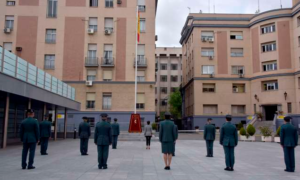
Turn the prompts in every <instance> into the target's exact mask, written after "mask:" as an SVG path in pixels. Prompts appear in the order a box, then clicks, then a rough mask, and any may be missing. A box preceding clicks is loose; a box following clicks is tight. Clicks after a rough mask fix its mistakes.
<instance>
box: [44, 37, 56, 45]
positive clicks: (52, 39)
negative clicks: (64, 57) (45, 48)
mask: <svg viewBox="0 0 300 180" xmlns="http://www.w3.org/2000/svg"><path fill="white" fill-rule="evenodd" d="M45 42H46V43H47V44H55V43H56V39H54V38H46V40H45Z"/></svg>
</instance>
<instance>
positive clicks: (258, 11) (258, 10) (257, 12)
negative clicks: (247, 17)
mask: <svg viewBox="0 0 300 180" xmlns="http://www.w3.org/2000/svg"><path fill="white" fill-rule="evenodd" d="M257 3H258V4H257V6H258V9H257V11H256V12H255V13H256V14H259V13H260V8H259V0H257Z"/></svg>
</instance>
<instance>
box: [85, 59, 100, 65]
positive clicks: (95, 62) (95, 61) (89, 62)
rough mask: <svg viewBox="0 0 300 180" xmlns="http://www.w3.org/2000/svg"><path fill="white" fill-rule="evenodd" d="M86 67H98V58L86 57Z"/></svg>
mask: <svg viewBox="0 0 300 180" xmlns="http://www.w3.org/2000/svg"><path fill="white" fill-rule="evenodd" d="M85 66H88V67H98V66H99V63H98V57H86V58H85Z"/></svg>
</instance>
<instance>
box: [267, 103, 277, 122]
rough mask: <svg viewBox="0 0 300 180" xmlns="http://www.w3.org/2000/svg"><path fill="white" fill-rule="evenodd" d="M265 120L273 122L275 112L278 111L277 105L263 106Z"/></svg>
mask: <svg viewBox="0 0 300 180" xmlns="http://www.w3.org/2000/svg"><path fill="white" fill-rule="evenodd" d="M264 110H265V120H266V121H273V120H274V116H275V114H276V111H278V108H277V105H270V106H264Z"/></svg>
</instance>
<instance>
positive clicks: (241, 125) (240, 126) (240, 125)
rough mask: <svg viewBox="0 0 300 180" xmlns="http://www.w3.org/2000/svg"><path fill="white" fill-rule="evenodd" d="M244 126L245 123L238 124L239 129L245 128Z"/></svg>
mask: <svg viewBox="0 0 300 180" xmlns="http://www.w3.org/2000/svg"><path fill="white" fill-rule="evenodd" d="M243 127H244V125H243V124H242V123H239V124H238V125H237V130H238V131H240V130H241V128H243Z"/></svg>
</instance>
